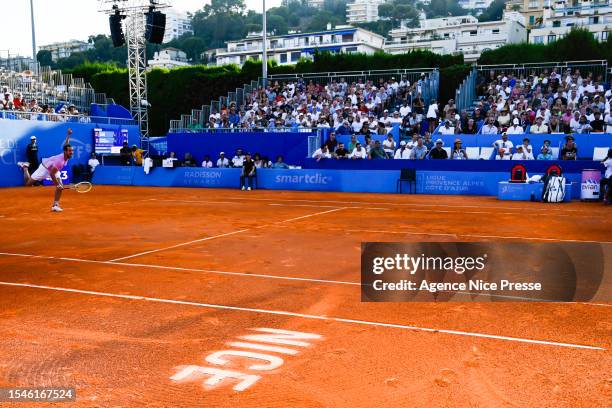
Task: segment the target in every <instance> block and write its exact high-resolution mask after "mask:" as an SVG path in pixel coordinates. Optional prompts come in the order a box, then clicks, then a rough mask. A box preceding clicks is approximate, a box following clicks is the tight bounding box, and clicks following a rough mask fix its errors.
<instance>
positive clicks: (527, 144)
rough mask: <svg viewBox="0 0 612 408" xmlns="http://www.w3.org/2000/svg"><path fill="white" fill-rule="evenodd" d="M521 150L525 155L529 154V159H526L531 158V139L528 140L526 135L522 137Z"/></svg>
mask: <svg viewBox="0 0 612 408" xmlns="http://www.w3.org/2000/svg"><path fill="white" fill-rule="evenodd" d="M523 151H524V152H525V154H527V155H531V156H532V157H531V159H528V160H533V159H534V158H533V147H532V146H531V140H529V138H528V137H526V138H524V139H523Z"/></svg>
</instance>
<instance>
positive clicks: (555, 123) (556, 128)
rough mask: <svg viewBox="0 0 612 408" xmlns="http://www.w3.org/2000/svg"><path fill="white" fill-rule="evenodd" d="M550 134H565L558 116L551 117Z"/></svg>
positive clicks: (549, 123)
mask: <svg viewBox="0 0 612 408" xmlns="http://www.w3.org/2000/svg"><path fill="white" fill-rule="evenodd" d="M548 133H553V134H555V133H556V134H558V133H563V125H562V124H561V122H560V121H559V118H558V117H557V116H551V117H550V121H549V122H548Z"/></svg>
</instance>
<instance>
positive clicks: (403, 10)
mask: <svg viewBox="0 0 612 408" xmlns="http://www.w3.org/2000/svg"><path fill="white" fill-rule="evenodd" d="M378 15H379V16H380V17H384V18H387V19H389V20H390V21H391V22H392V23H393V26H395V27H398V26H399V25H400V24H401V22H402V21H405V22H406V25H407V26H408V27H416V26H418V25H419V12H418V11H417V9H416V8H415V7H414V3H413V2H411V1H407V0H394V1H391V2H388V3H383V4H381V5H380V6H378ZM384 35H386V33H385V34H384Z"/></svg>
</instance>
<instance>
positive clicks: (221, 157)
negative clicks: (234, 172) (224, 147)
mask: <svg viewBox="0 0 612 408" xmlns="http://www.w3.org/2000/svg"><path fill="white" fill-rule="evenodd" d="M217 167H218V168H220V169H224V168H226V167H229V160H227V158H226V157H225V153H224V152H221V153H219V159H218V160H217Z"/></svg>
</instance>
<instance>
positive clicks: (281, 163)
mask: <svg viewBox="0 0 612 408" xmlns="http://www.w3.org/2000/svg"><path fill="white" fill-rule="evenodd" d="M272 168H273V169H288V168H289V165H288V164H287V163H285V161H284V159H283V156H278V157H277V158H276V161H275V162H274V164H273V165H272Z"/></svg>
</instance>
